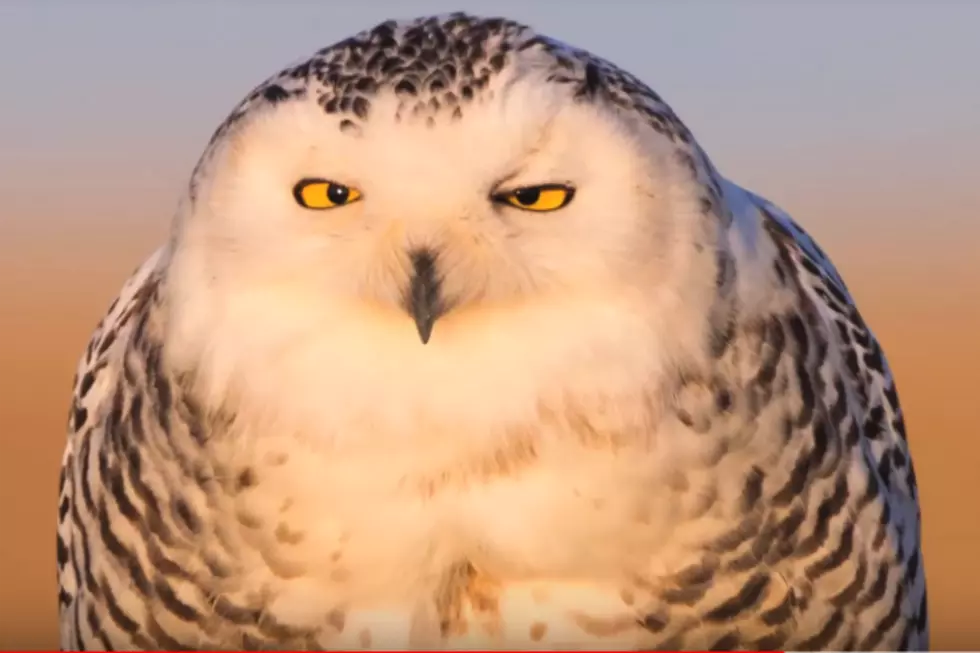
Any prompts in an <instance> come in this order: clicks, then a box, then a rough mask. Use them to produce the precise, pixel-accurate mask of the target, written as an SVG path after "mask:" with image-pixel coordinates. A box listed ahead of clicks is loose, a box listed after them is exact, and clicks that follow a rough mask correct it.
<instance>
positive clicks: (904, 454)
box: [749, 193, 928, 650]
mask: <svg viewBox="0 0 980 653" xmlns="http://www.w3.org/2000/svg"><path fill="white" fill-rule="evenodd" d="M749 197H750V199H751V201H752V202H753V203H754V204H755V206H756V208H757V209H758V210H759V211H760V212H761V213H762V219H763V226H764V228H765V229H766V231H767V232H768V233H769V235H770V237H771V238H772V240H773V242H774V244H775V245H776V249H777V251H778V252H779V255H780V257H781V259H782V261H783V263H784V265H785V267H786V268H788V269H789V270H790V274H791V276H793V277H794V278H795V281H796V285H797V287H798V289H799V292H800V293H801V295H802V296H801V297H800V299H801V302H802V303H804V304H808V305H809V306H810V307H812V309H814V310H815V311H816V312H817V313H818V314H819V315H820V317H821V320H820V322H821V323H822V324H823V325H825V326H826V328H827V330H828V331H829V333H828V334H827V335H828V338H829V339H831V342H832V344H833V346H836V347H837V349H838V353H839V354H840V355H839V357H837V359H836V360H838V361H839V363H838V367H839V369H836V370H834V372H835V373H836V375H837V376H839V377H841V378H843V379H844V381H845V383H846V384H847V386H848V387H849V388H850V389H851V390H852V391H853V392H852V395H853V398H854V399H855V400H854V401H850V402H849V405H848V411H849V412H850V413H851V415H850V416H851V417H852V418H853V420H854V423H855V424H856V425H857V427H858V429H857V432H858V434H859V435H858V441H857V445H858V447H859V451H860V453H861V457H862V458H863V461H864V466H865V467H866V469H865V470H864V474H865V475H866V477H867V489H866V490H865V495H864V497H863V498H862V499H861V501H860V502H859V503H858V504H857V505H858V506H862V505H868V504H870V503H877V504H879V505H880V506H881V509H880V518H879V520H878V524H877V532H875V533H874V534H871V533H867V534H865V537H866V539H867V541H868V546H869V547H870V549H871V551H868V552H867V553H868V555H869V557H871V558H877V559H878V560H880V561H881V566H879V567H878V569H877V570H875V569H873V568H871V569H869V568H868V567H865V566H864V563H863V558H862V562H860V563H858V564H857V566H856V569H857V572H856V573H857V574H859V575H864V579H866V583H865V588H864V590H865V591H863V592H862V593H860V594H859V595H858V596H855V597H854V599H853V600H854V601H856V602H857V603H860V604H862V605H861V606H860V607H862V608H866V607H868V606H869V605H871V604H872V603H874V604H876V605H874V606H872V607H874V608H876V609H875V610H874V611H873V613H874V615H875V617H876V618H878V621H877V623H874V624H871V625H869V626H868V627H867V628H865V629H864V630H865V632H864V637H863V641H862V642H860V643H859V644H860V646H859V647H860V648H862V649H864V650H870V649H873V648H876V647H877V646H881V645H882V643H883V639H884V638H886V636H888V634H889V633H891V634H893V635H894V634H895V633H899V632H900V633H901V638H900V640H897V641H899V642H900V648H912V649H923V648H927V647H928V610H927V602H926V585H925V573H924V569H923V564H922V558H921V535H920V510H919V500H918V490H917V487H916V479H915V471H914V469H913V465H912V460H911V457H910V452H909V446H908V441H907V438H906V431H905V421H904V417H903V414H902V409H901V405H900V403H899V398H898V392H897V390H896V386H895V379H894V377H893V376H892V372H891V369H890V368H889V366H888V362H887V359H886V357H885V355H884V353H883V351H882V348H881V346H880V344H879V342H878V340H877V339H876V338H875V336H874V334H873V333H872V331H871V329H869V327H868V325H867V323H866V322H865V321H864V319H863V318H862V316H861V314H860V311H859V310H858V308H857V305H856V303H855V301H854V298H853V297H852V295H851V293H850V291H849V290H848V288H847V286H846V285H845V283H844V280H843V278H842V277H841V275H840V273H839V272H838V271H837V269H836V267H835V266H834V264H833V263H832V262H831V260H830V259H829V257H828V256H827V255H826V254H825V253H824V251H823V250H822V249H821V248H820V246H819V245H818V244H817V243H816V242H815V241H814V239H813V238H811V237H810V235H809V234H808V233H806V231H805V230H804V229H803V228H802V227H801V226H800V225H798V224H797V223H796V222H794V221H793V220H792V218H790V216H789V215H787V214H786V213H785V212H784V211H782V210H781V209H779V208H778V207H776V206H775V205H773V204H772V203H771V202H769V201H767V200H765V199H764V198H762V197H759V196H757V195H754V194H752V193H749ZM831 385H833V384H826V386H827V387H826V388H824V390H825V391H827V392H829V391H830V390H831V388H830V386H831ZM832 399H833V398H832V397H826V398H825V402H826V405H828V406H830V405H832V404H833V401H832ZM854 510H860V508H859V507H858V508H854ZM854 519H855V520H857V516H856V515H855V516H854ZM859 523H860V522H859ZM861 524H862V527H863V523H861ZM855 541H858V542H859V543H858V544H852V546H853V548H854V550H853V552H852V553H853V555H856V556H862V555H863V554H864V552H863V551H860V550H859V547H860V542H861V541H864V540H858V538H857V537H856V536H855ZM842 546H843V544H842ZM889 566H890V567H898V570H897V572H898V573H896V570H895V569H887V567H889ZM870 567H874V565H873V564H872V565H870ZM868 614H869V616H870V614H871V613H870V612H869V613H868ZM879 615H880V617H879ZM886 645H887V644H886Z"/></svg>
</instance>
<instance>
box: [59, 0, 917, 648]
mask: <svg viewBox="0 0 980 653" xmlns="http://www.w3.org/2000/svg"><path fill="white" fill-rule="evenodd" d="M59 517H60V519H59V525H58V575H59V582H60V594H59V599H60V633H61V641H62V646H63V647H65V648H68V649H89V648H103V649H157V650H159V649H170V650H175V649H178V648H198V649H201V648H203V649H211V650H215V649H241V648H247V649H251V648H279V649H283V648H286V649H294V650H295V649H304V648H314V649H317V648H318V649H337V648H343V649H371V648H384V649H418V648H426V649H435V648H441V649H463V648H484V649H508V648H510V649H530V648H548V649H607V650H608V649H623V650H643V649H648V650H649V649H656V648H661V649H662V648H668V649H670V648H673V649H677V648H688V649H690V648H697V649H707V648H716V649H734V648H750V649H755V650H764V649H800V650H803V649H832V650H845V649H850V648H857V649H864V650H869V649H885V650H896V649H920V648H926V647H927V646H928V621H927V609H926V587H925V576H924V571H923V563H922V557H921V549H920V517H919V508H918V497H917V491H916V484H915V476H914V474H913V471H912V463H911V460H910V458H909V449H908V445H907V442H906V435H905V429H904V425H903V417H902V411H901V408H900V407H899V402H898V398H897V394H896V389H895V383H894V380H893V378H892V375H891V373H890V372H889V368H888V365H887V362H886V360H885V357H884V354H883V353H882V349H881V347H880V346H879V344H878V342H877V341H876V340H875V337H874V336H873V335H872V333H871V331H870V330H869V329H868V327H867V325H866V324H865V322H864V321H863V319H862V318H861V316H860V314H859V313H858V311H857V309H856V308H855V304H854V300H853V298H852V297H851V295H850V293H849V292H848V290H847V288H846V286H845V284H844V282H843V281H842V279H841V277H840V275H839V274H838V272H837V271H836V270H835V268H834V266H833V264H832V263H831V262H830V261H829V260H828V258H827V256H826V255H825V254H824V253H823V252H822V251H821V249H820V248H819V247H818V246H817V245H816V244H815V243H814V241H813V240H812V239H811V238H810V237H809V236H808V235H807V234H806V233H805V232H804V231H803V229H802V228H801V227H800V226H798V225H797V224H796V223H795V222H793V221H792V220H791V219H790V218H789V217H788V216H787V215H786V214H785V213H783V212H782V211H781V210H780V209H778V208H777V207H776V206H774V205H773V204H771V203H770V202H768V201H766V200H764V199H762V198H761V197H759V196H758V195H755V194H753V193H751V192H749V191H747V190H743V189H742V188H740V187H739V186H737V185H735V184H734V183H732V182H729V181H727V180H726V179H725V178H723V177H722V176H721V175H720V174H719V172H718V171H717V170H716V169H715V168H714V167H713V165H712V164H711V162H710V160H709V159H708V157H707V156H706V155H705V153H704V151H703V150H702V149H701V147H700V146H699V145H698V144H697V143H696V141H695V140H694V138H693V137H692V135H691V132H690V131H689V130H688V129H687V128H686V127H685V125H684V124H683V123H682V122H681V121H680V120H679V119H678V117H677V116H676V115H675V114H674V113H673V112H672V110H671V109H670V108H669V107H668V105H667V104H665V102H664V101H663V100H662V99H661V98H660V96H658V95H657V94H656V93H655V92H653V91H652V90H650V89H649V88H648V87H647V86H646V85H645V84H644V83H643V82H641V81H640V80H639V79H637V78H636V77H634V76H632V75H630V74H629V73H627V72H625V71H623V70H622V69H620V68H618V67H616V66H615V65H613V64H611V63H609V62H608V61H605V60H603V59H601V58H599V57H597V56H594V55H592V54H589V53H587V52H585V51H583V50H581V49H577V48H574V47H571V46H569V45H566V44H563V43H561V42H559V41H556V40H553V39H551V38H548V37H545V36H543V35H541V34H538V33H536V32H534V31H532V29H531V28H529V27H526V26H524V25H521V24H519V23H516V22H513V21H511V20H507V19H501V18H496V19H485V18H477V17H473V16H469V15H466V14H459V13H458V14H452V15H442V16H436V17H428V18H420V19H416V20H411V21H402V22H396V21H389V22H386V23H383V24H380V25H378V26H376V27H374V28H372V29H369V30H366V31H364V32H361V33H359V34H357V35H355V36H353V37H351V38H348V39H346V40H344V41H341V42H339V43H336V44H335V45H332V46H330V47H327V48H324V49H322V50H320V51H318V52H317V53H315V54H314V55H313V56H312V57H310V58H308V59H306V60H304V61H302V62H300V63H298V64H296V65H293V66H290V67H288V68H286V69H285V70H283V71H282V72H280V73H278V74H277V75H275V76H273V77H272V78H270V79H269V80H268V81H266V82H265V83H263V84H262V85H260V86H259V87H257V88H256V89H255V90H254V91H253V92H252V93H250V94H249V95H248V96H247V97H246V98H245V100H244V101H243V102H242V103H241V104H239V105H238V107H237V108H236V109H235V110H234V111H233V112H232V113H231V114H230V116H229V117H228V118H227V120H225V122H224V123H223V124H222V125H221V126H220V127H219V128H218V129H217V131H216V132H215V134H214V136H213V138H212V139H211V142H210V143H209V144H208V146H207V148H206V150H205V152H204V154H203V155H202V157H201V158H200V160H199V162H198V164H197V166H196V168H195V170H194V171H193V174H192V176H191V179H190V181H189V184H188V186H187V191H186V195H185V196H184V197H183V199H182V201H181V202H180V204H179V207H178V210H177V215H176V216H175V219H174V222H173V228H172V232H171V237H170V238H169V239H168V242H166V243H165V244H164V245H163V246H162V247H161V248H160V249H159V250H158V251H157V252H156V253H155V254H153V255H152V256H151V257H150V258H149V260H147V261H146V262H145V263H144V264H143V265H142V266H141V267H140V268H139V269H138V270H137V271H136V272H135V273H134V274H133V276H132V277H131V278H130V279H129V281H127V282H126V283H125V285H124V286H123V288H122V290H121V291H120V293H119V296H118V298H117V299H116V301H115V302H114V303H113V304H112V306H111V307H110V308H109V310H108V313H107V315H106V317H105V318H104V319H103V320H102V322H101V323H100V325H99V326H98V328H97V329H96V331H95V334H94V335H93V337H92V339H91V342H90V344H89V345H88V348H87V350H86V351H85V353H84V356H83V358H82V360H81V362H80V364H79V367H78V373H77V377H76V380H75V385H74V398H73V402H72V409H71V416H70V424H69V437H68V443H67V447H66V452H65V456H64V462H63V467H62V470H61V483H60V506H59Z"/></svg>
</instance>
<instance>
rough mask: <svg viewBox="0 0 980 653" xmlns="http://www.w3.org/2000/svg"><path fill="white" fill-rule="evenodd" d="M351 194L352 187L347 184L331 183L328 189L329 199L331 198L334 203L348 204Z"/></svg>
mask: <svg viewBox="0 0 980 653" xmlns="http://www.w3.org/2000/svg"><path fill="white" fill-rule="evenodd" d="M349 196H350V189H349V188H347V186H341V185H340V184H330V188H328V189H327V199H329V200H330V201H331V202H333V203H334V204H346V203H347V198H348V197H349Z"/></svg>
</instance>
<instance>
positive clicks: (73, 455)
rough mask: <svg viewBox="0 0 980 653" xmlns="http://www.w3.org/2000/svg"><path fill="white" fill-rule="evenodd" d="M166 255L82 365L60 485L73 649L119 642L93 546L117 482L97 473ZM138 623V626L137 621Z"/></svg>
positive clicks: (61, 607)
mask: <svg viewBox="0 0 980 653" xmlns="http://www.w3.org/2000/svg"><path fill="white" fill-rule="evenodd" d="M162 256H163V250H162V249H161V250H158V251H157V252H155V253H154V254H153V255H151V256H150V257H149V258H148V259H147V260H146V261H145V262H144V263H143V264H142V265H141V266H140V267H139V268H138V269H137V270H136V271H135V272H134V273H133V274H132V275H131V276H130V277H129V279H128V280H127V281H126V282H125V283H124V284H123V287H122V289H121V290H120V292H119V294H118V295H117V297H116V299H115V300H114V301H113V302H112V304H111V305H110V306H109V309H108V310H107V311H106V314H105V316H104V317H103V318H102V320H101V321H100V322H99V324H98V325H97V326H96V328H95V330H94V332H93V333H92V336H91V338H90V339H89V342H88V345H87V347H86V349H85V353H84V354H83V356H82V357H81V359H80V360H79V362H78V365H77V368H76V373H75V379H74V382H73V385H74V390H73V393H72V403H71V412H70V415H69V418H68V437H67V442H66V444H65V450H64V454H63V456H62V461H61V471H60V475H59V489H58V501H59V504H58V529H57V559H58V612H59V632H60V638H61V647H62V649H66V650H79V649H82V650H84V649H89V648H103V649H105V650H111V648H110V646H111V643H112V642H110V641H109V639H108V638H107V635H106V633H105V632H104V631H103V629H102V627H101V626H100V624H99V622H100V619H99V614H100V613H101V612H104V610H109V611H110V612H111V611H112V609H113V607H114V598H113V596H112V595H111V593H109V594H107V593H106V592H103V591H101V590H100V588H101V587H102V586H103V584H102V583H101V582H100V580H99V578H98V577H97V576H98V573H97V570H96V569H95V568H94V565H93V564H92V559H91V556H90V550H91V549H90V546H92V545H93V544H94V543H95V541H97V540H101V539H104V537H103V536H101V535H100V533H99V529H100V527H101V526H102V521H104V520H103V517H104V515H102V516H100V513H104V510H102V509H100V504H102V505H104V502H105V501H112V500H113V497H112V496H108V497H107V496H105V495H106V494H110V493H111V487H107V486H106V484H104V483H102V481H103V480H105V479H103V476H104V474H101V473H100V474H98V475H97V474H95V472H97V471H98V469H99V466H100V464H104V462H105V458H104V454H105V451H106V447H103V446H101V445H102V443H103V442H104V440H105V437H104V436H105V433H104V431H105V430H106V425H105V421H104V420H103V419H102V416H104V414H105V413H106V411H107V410H108V408H109V407H110V406H111V404H112V399H113V396H114V394H115V393H114V389H115V387H116V386H117V385H118V380H119V378H120V374H121V369H120V367H121V365H120V359H119V356H118V355H117V351H118V350H119V347H118V346H115V345H117V343H120V342H123V341H124V340H125V339H126V337H127V332H128V330H129V329H130V328H131V327H132V324H133V323H134V322H135V321H136V319H135V316H138V314H139V313H140V311H141V308H142V307H143V306H144V305H145V304H146V299H147V295H148V293H150V292H152V290H153V288H154V287H155V284H154V283H152V281H153V279H154V278H155V276H156V271H157V270H158V266H159V264H160V262H161V259H162ZM107 490H109V491H110V492H107ZM93 593H94V594H95V595H100V599H101V606H100V609H99V610H98V611H97V610H96V608H95V606H94V605H93V604H92V597H93ZM115 607H118V606H115ZM123 616H125V615H123ZM125 625H128V624H125V623H124V624H123V626H125ZM131 625H132V627H133V628H134V629H135V627H136V625H135V623H133V624H131Z"/></svg>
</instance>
